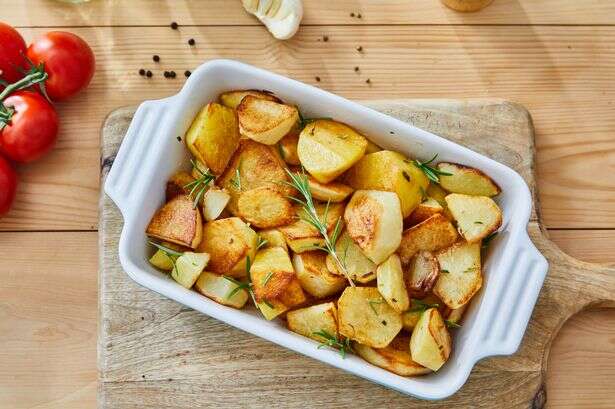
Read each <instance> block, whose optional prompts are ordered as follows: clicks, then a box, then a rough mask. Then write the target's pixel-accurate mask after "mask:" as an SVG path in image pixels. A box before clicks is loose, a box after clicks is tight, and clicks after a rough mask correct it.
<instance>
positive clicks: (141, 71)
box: [139, 68, 145, 76]
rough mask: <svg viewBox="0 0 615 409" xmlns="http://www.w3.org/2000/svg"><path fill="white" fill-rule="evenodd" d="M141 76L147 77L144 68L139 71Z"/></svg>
mask: <svg viewBox="0 0 615 409" xmlns="http://www.w3.org/2000/svg"><path fill="white" fill-rule="evenodd" d="M139 75H141V76H144V75H145V70H144V69H143V68H141V69H140V70H139Z"/></svg>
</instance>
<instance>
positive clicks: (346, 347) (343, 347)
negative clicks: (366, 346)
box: [312, 329, 354, 358]
mask: <svg viewBox="0 0 615 409" xmlns="http://www.w3.org/2000/svg"><path fill="white" fill-rule="evenodd" d="M312 334H314V335H316V336H317V337H320V338H322V339H323V340H324V341H321V343H320V345H318V349H321V348H324V347H329V348H333V349H337V350H338V351H339V353H340V355H341V356H342V358H346V353H347V352H354V351H353V350H352V346H351V345H350V339H349V338H345V339H343V340H341V339H339V338H338V337H337V335H331V334H329V333H328V332H327V331H325V330H324V329H321V330H320V331H316V332H313V333H312Z"/></svg>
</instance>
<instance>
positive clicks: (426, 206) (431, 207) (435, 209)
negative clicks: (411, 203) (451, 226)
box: [404, 197, 444, 227]
mask: <svg viewBox="0 0 615 409" xmlns="http://www.w3.org/2000/svg"><path fill="white" fill-rule="evenodd" d="M443 212H444V208H443V207H442V205H441V204H440V203H438V201H437V200H436V199H434V198H432V197H429V198H427V200H425V201H424V202H422V203H421V204H419V205H418V206H417V207H416V209H414V211H413V212H412V213H411V214H410V216H408V218H407V219H406V220H404V224H405V225H407V226H409V227H411V226H414V225H417V224H419V223H421V222H424V221H425V220H427V219H429V218H430V217H431V216H433V215H434V214H436V213H443Z"/></svg>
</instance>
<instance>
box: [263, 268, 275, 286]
mask: <svg viewBox="0 0 615 409" xmlns="http://www.w3.org/2000/svg"><path fill="white" fill-rule="evenodd" d="M271 277H273V271H270V272H269V273H268V274H267V275H266V276H265V277H263V281H261V285H262V286H263V287H264V286H266V285H267V283H268V282H269V280H271Z"/></svg>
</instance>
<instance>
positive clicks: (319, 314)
mask: <svg viewBox="0 0 615 409" xmlns="http://www.w3.org/2000/svg"><path fill="white" fill-rule="evenodd" d="M286 322H287V324H288V329H289V330H291V331H292V332H296V333H297V334H301V335H303V336H304V337H308V338H312V339H314V340H316V341H319V342H323V339H322V338H321V337H320V336H318V335H317V334H316V333H318V332H322V331H324V332H326V333H327V334H330V335H332V336H334V337H336V336H338V333H337V308H335V303H333V302H327V303H324V304H317V305H312V306H311V307H306V308H300V309H298V310H294V311H290V312H289V313H288V314H286Z"/></svg>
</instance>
